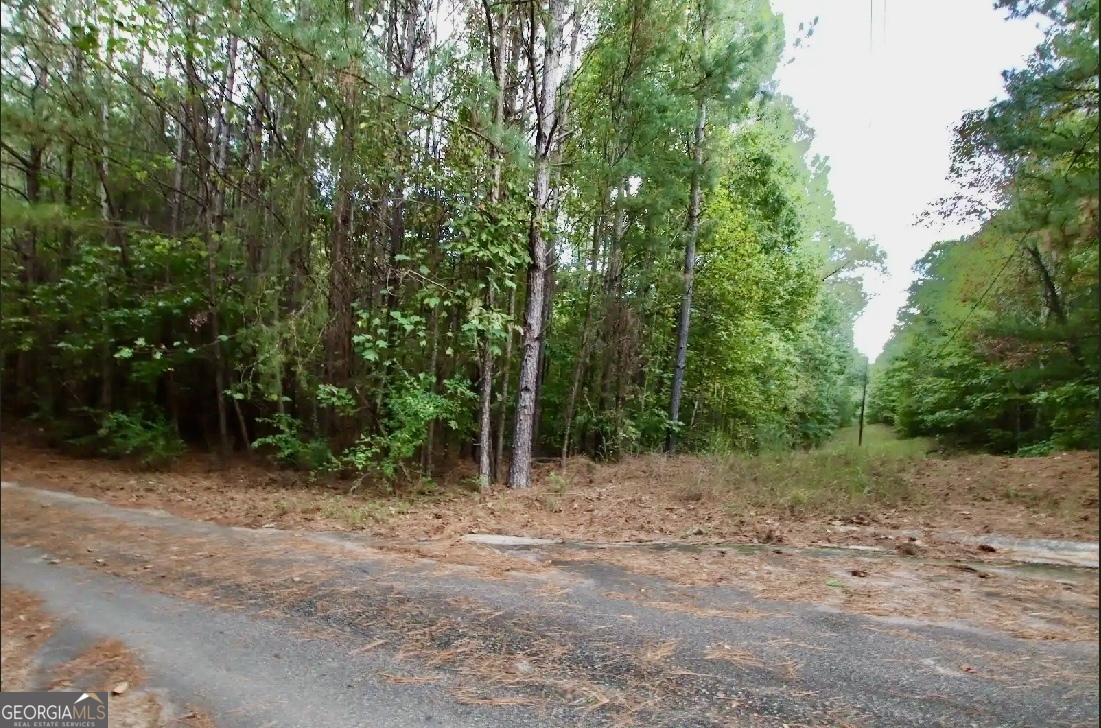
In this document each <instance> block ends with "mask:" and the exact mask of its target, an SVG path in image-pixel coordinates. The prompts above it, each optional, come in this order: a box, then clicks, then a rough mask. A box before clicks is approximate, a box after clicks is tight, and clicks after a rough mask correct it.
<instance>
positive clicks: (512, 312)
mask: <svg viewBox="0 0 1101 728" xmlns="http://www.w3.org/2000/svg"><path fill="white" fill-rule="evenodd" d="M515 316H516V288H515V287H513V288H512V289H510V290H509V292H508V322H509V325H510V326H509V330H508V333H506V334H505V365H504V367H502V371H501V397H500V402H501V411H500V412H499V413H498V414H497V452H496V454H495V455H494V457H493V481H494V482H497V480H498V477H499V473H498V470H499V469H500V467H501V463H502V462H504V457H505V422H506V420H507V418H508V378H509V374H510V373H511V370H512V327H511V324H512V320H513V318H514V317H515Z"/></svg>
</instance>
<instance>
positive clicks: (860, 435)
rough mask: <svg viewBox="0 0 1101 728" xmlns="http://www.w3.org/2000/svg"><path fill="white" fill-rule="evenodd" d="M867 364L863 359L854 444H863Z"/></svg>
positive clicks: (866, 396) (866, 397)
mask: <svg viewBox="0 0 1101 728" xmlns="http://www.w3.org/2000/svg"><path fill="white" fill-rule="evenodd" d="M868 366H869V360H868V359H865V360H864V388H863V390H862V391H861V392H860V426H859V427H858V428H857V430H856V446H857V447H861V446H862V445H863V444H864V404H865V403H866V402H867V401H868Z"/></svg>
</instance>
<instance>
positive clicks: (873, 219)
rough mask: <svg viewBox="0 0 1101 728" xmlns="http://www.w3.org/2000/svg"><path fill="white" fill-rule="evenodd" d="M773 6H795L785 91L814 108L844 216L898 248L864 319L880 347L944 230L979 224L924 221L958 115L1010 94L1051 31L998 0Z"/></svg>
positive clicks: (942, 190)
mask: <svg viewBox="0 0 1101 728" xmlns="http://www.w3.org/2000/svg"><path fill="white" fill-rule="evenodd" d="M772 7H773V9H774V10H775V11H776V12H780V13H783V15H784V20H785V24H786V25H787V30H788V33H787V37H788V39H789V40H788V42H789V52H790V54H791V56H792V57H793V58H794V62H792V63H791V64H790V65H788V66H785V67H782V68H781V69H780V70H779V72H778V74H777V76H778V78H779V82H780V91H781V92H783V93H785V94H788V95H790V96H791V97H792V98H793V99H794V102H795V105H796V106H797V107H799V109H801V110H802V111H803V112H804V113H806V114H807V115H808V117H809V120H810V125H811V127H813V128H814V130H815V140H814V145H813V151H814V152H817V153H818V154H821V155H823V156H826V157H829V160H830V167H831V171H830V188H831V189H832V190H833V193H834V197H835V199H836V201H837V214H838V217H839V218H840V219H841V220H844V221H845V222H847V223H849V224H850V225H852V226H853V228H854V229H855V230H856V233H857V235H859V236H861V237H870V238H874V239H875V241H876V242H877V243H879V245H880V246H881V247H882V248H883V249H884V250H886V251H887V266H888V269H889V272H888V275H887V276H885V277H882V276H878V275H876V276H871V275H869V276H867V288H868V291H869V293H871V294H872V295H873V296H874V297H873V298H872V301H871V303H869V305H868V308H867V309H866V310H865V312H864V314H863V315H862V316H861V317H860V319H859V320H858V321H857V323H856V346H857V348H858V349H859V350H860V351H862V352H863V353H865V354H867V355H869V356H870V357H872V358H874V357H875V356H876V355H877V354H879V352H880V351H881V350H882V348H883V345H884V344H885V343H886V342H887V339H888V338H889V337H890V333H891V328H892V327H893V326H894V322H895V314H896V312H897V311H898V309H899V307H900V306H902V305H903V304H905V302H906V290H907V288H908V287H909V285H910V282H911V281H912V279H913V273H912V271H911V266H912V265H913V264H914V262H915V261H917V260H918V259H919V258H920V257H921V256H922V255H924V254H925V252H926V251H927V250H928V249H929V247H930V246H931V245H932V244H933V243H934V242H936V241H937V240H942V239H949V238H956V237H959V236H960V235H962V234H966V233H968V232H971V230H970V229H966V228H960V227H952V228H944V229H938V228H928V227H924V226H915V225H914V224H913V223H914V218H915V216H916V215H917V214H918V213H919V212H921V211H922V210H924V209H925V208H926V206H927V205H928V203H930V202H932V201H933V200H935V199H937V198H938V197H941V196H943V195H945V194H946V193H948V192H949V191H950V189H951V188H950V186H949V185H948V183H947V182H946V181H945V179H944V177H945V174H946V173H947V171H948V162H949V153H950V145H951V140H952V135H951V128H952V126H953V125H954V124H955V123H956V122H957V121H958V120H959V118H960V116H961V115H962V114H963V113H964V112H965V111H968V110H971V109H976V108H983V107H985V106H987V105H988V104H989V102H990V100H991V99H993V98H994V97H996V96H999V95H1000V94H1001V90H1002V85H1001V84H1002V79H1001V72H1002V70H1003V69H1006V68H1012V67H1018V66H1021V65H1023V62H1024V60H1025V58H1026V57H1027V56H1028V55H1029V54H1030V53H1031V52H1032V49H1033V48H1034V47H1035V46H1036V44H1037V43H1039V42H1040V40H1041V38H1042V33H1041V31H1040V30H1038V29H1037V27H1036V21H1034V20H1023V21H1022V20H1013V21H1007V20H1005V16H1004V13H1003V12H1001V11H997V10H995V9H994V3H993V0H817V1H815V0H772ZM873 8H874V22H873V23H872V24H871V25H870V24H869V15H870V14H872V9H873ZM884 8H886V12H885V13H884ZM816 15H817V16H818V17H819V21H818V27H817V28H816V29H815V32H814V35H813V36H812V37H811V38H810V40H809V42H807V41H805V42H804V45H803V47H801V48H797V49H794V51H791V49H790V44H791V42H792V41H793V40H794V38H795V37H796V27H797V26H798V24H799V23H800V22H808V23H809V21H810V20H811V19H812V18H814V16H816ZM884 15H885V16H886V25H885V27H884V22H883V21H884ZM869 37H870V38H871V47H869Z"/></svg>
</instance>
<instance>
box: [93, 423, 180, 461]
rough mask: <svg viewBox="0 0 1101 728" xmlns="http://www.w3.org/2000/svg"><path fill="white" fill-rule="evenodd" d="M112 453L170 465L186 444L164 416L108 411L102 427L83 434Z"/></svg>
mask: <svg viewBox="0 0 1101 728" xmlns="http://www.w3.org/2000/svg"><path fill="white" fill-rule="evenodd" d="M82 440H84V442H88V443H90V444H92V445H93V446H94V447H95V448H96V450H97V451H98V452H100V453H102V454H104V455H108V456H110V457H137V458H140V460H141V463H142V464H143V465H145V466H146V467H150V468H162V467H166V466H167V465H170V464H171V463H172V462H173V461H174V460H175V459H176V458H178V457H179V456H180V455H183V453H184V451H185V449H186V448H185V445H184V442H183V440H181V439H180V437H179V435H177V434H176V432H175V431H174V430H173V429H172V426H171V425H170V424H169V423H168V422H167V421H166V420H165V419H164V418H163V417H156V418H153V419H146V418H144V417H141V416H140V415H133V414H127V413H125V412H109V413H107V416H106V417H104V419H103V424H102V425H101V426H100V428H99V430H98V431H97V432H96V433H95V434H94V435H92V436H91V437H89V438H82Z"/></svg>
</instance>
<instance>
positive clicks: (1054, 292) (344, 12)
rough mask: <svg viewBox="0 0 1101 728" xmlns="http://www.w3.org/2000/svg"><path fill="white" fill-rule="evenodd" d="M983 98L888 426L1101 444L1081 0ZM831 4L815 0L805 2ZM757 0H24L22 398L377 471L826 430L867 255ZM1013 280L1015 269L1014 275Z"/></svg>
mask: <svg viewBox="0 0 1101 728" xmlns="http://www.w3.org/2000/svg"><path fill="white" fill-rule="evenodd" d="M998 4H999V5H1000V6H1002V7H1004V8H1005V9H1006V10H1008V11H1009V13H1010V14H1011V15H1013V14H1016V15H1019V16H1032V15H1036V16H1039V17H1041V18H1042V19H1044V21H1045V22H1046V23H1047V28H1048V30H1047V35H1046V37H1045V41H1044V43H1043V44H1042V45H1041V46H1040V47H1038V48H1037V49H1036V51H1035V53H1034V54H1033V56H1032V58H1031V59H1030V60H1029V63H1028V64H1027V66H1026V67H1024V68H1022V69H1020V70H1017V71H1013V72H1010V73H1007V74H1006V76H1005V98H1004V99H1003V100H1000V101H997V102H995V103H993V104H992V105H991V106H990V107H989V108H988V109H983V110H978V111H975V112H973V113H971V114H969V115H967V116H966V117H965V118H964V119H962V120H961V122H960V124H959V127H958V129H957V130H956V144H955V146H954V149H953V159H952V166H951V170H950V174H951V175H952V176H953V178H954V179H956V180H957V181H958V183H959V190H960V193H959V194H958V195H957V196H955V197H953V198H951V199H947V200H943V201H941V202H940V204H938V205H936V206H934V208H931V210H930V216H931V217H937V216H941V215H944V216H952V217H959V216H969V217H970V216H973V217H977V218H979V219H981V221H982V227H981V230H980V231H979V232H978V233H976V234H975V235H973V236H971V237H970V238H967V239H965V240H960V241H945V242H942V243H939V244H937V245H936V246H934V247H933V249H932V250H931V251H930V252H929V254H928V255H927V256H926V257H925V258H924V259H923V260H922V261H921V263H920V264H919V271H918V272H919V278H918V281H917V282H916V283H915V284H914V286H913V288H912V289H911V292H910V300H909V302H908V306H907V308H906V309H905V310H904V311H903V312H902V313H901V314H900V321H899V324H898V326H897V327H896V330H895V333H894V336H893V338H892V340H891V342H890V343H889V345H888V348H887V350H886V352H885V353H884V355H883V356H881V357H880V359H879V360H878V361H877V362H876V364H875V365H874V366H873V367H872V368H871V386H870V391H869V403H868V410H869V417H870V419H871V420H873V421H876V422H885V423H888V424H891V425H893V426H894V427H896V428H897V429H898V430H899V431H900V432H902V433H903V434H905V435H935V436H942V437H944V438H946V441H949V442H952V443H954V444H955V445H957V446H960V447H966V448H974V449H987V450H994V451H999V452H1008V453H1019V454H1039V453H1043V452H1048V451H1050V450H1052V449H1053V448H1065V449H1073V448H1096V447H1097V444H1098V424H1097V403H1098V386H1097V384H1098V379H1097V376H1098V361H1097V357H1098V351H1097V304H1098V285H1097V275H1098V269H1097V266H1098V255H1097V245H1096V237H1097V215H1098V138H1097V137H1098V134H1097V128H1098V125H1097V113H1098V87H1097V66H1098V64H1097V61H1098V48H1097V9H1098V4H1097V2H1096V0H1071V1H1070V2H1062V3H1055V2H1049V1H1047V0H1000V2H999V3H998ZM808 20H809V19H808ZM800 28H801V33H802V36H801V37H800V38H797V39H791V38H787V39H785V37H784V35H785V34H784V26H783V22H782V18H781V17H780V16H778V15H777V14H776V13H774V12H773V10H772V9H771V8H770V6H769V3H768V1H767V0H695V2H692V3H682V2H677V1H676V0H598V1H597V2H581V1H580V0H541V1H540V2H535V1H534V0H532V1H530V2H523V3H520V2H496V1H492V0H481V2H474V1H473V0H468V1H467V2H458V1H456V0H385V1H384V2H382V1H380V2H364V0H342V1H341V2H339V3H338V2H334V1H333V0H294V2H290V1H288V0H249V1H248V2H242V1H241V0H191V1H189V2H182V1H181V0H160V1H158V2H143V3H137V4H133V5H126V4H123V5H115V4H113V3H108V2H102V1H100V0H84V1H83V2H75V1H70V0H65V1H64V2H56V1H54V2H39V3H30V2H10V3H9V2H5V4H4V11H3V49H2V54H3V81H2V83H3V88H2V101H3V107H2V130H3V131H2V170H0V182H2V185H3V188H2V195H3V196H2V213H3V214H2V222H0V226H2V232H0V235H2V256H3V257H2V270H3V272H2V279H0V283H2V313H3V321H2V348H3V351H2V353H3V383H2V396H3V406H4V412H5V415H6V416H7V417H11V418H17V419H19V420H25V421H29V422H33V423H35V425H36V426H37V427H40V428H42V430H43V431H45V432H47V433H49V436H50V438H51V439H52V440H53V441H54V442H55V443H57V444H67V445H70V446H76V447H78V448H82V449H86V450H88V451H95V452H100V453H104V454H110V455H119V456H123V455H125V456H139V457H141V458H144V459H146V460H147V461H148V462H149V463H154V462H157V461H165V460H170V459H171V458H172V457H174V456H175V455H177V454H179V453H181V452H182V451H183V450H184V448H186V447H197V448H207V449H210V450H212V451H214V452H218V453H220V454H222V455H223V456H228V455H229V454H231V453H234V452H237V453H240V452H246V451H252V450H255V451H257V452H259V453H263V454H265V455H267V456H270V457H272V458H273V459H275V460H277V461H279V462H281V463H282V464H285V465H288V466H293V467H297V468H302V469H307V470H311V471H315V472H332V473H341V474H344V475H349V476H355V477H359V478H371V479H373V480H378V481H381V482H390V481H393V480H395V479H401V478H418V477H419V478H424V479H431V478H433V477H436V476H437V475H438V474H439V473H441V472H444V471H446V470H447V469H448V468H449V467H450V466H451V464H452V463H454V462H456V461H457V460H458V459H459V458H473V459H474V460H475V461H476V462H477V470H478V479H479V481H480V482H481V483H482V484H488V483H490V482H507V483H508V485H510V486H512V487H524V486H526V485H528V484H529V483H530V482H531V470H532V463H533V461H537V460H540V459H555V460H557V459H559V458H561V459H563V460H564V459H565V458H567V457H569V456H570V455H573V454H585V455H588V456H590V457H593V458H596V459H613V460H614V459H616V458H619V457H622V456H624V455H628V454H632V453H640V452H647V451H669V452H672V451H679V452H698V453H714V452H728V451H747V452H757V451H762V450H771V451H775V450H780V451H782V450H786V449H795V448H812V447H815V446H817V445H820V444H822V443H823V442H825V441H826V440H828V439H829V438H830V436H831V435H833V433H834V432H835V431H836V430H837V429H838V428H839V427H841V426H843V425H847V424H851V423H852V422H853V421H854V419H855V417H856V416H857V413H858V411H859V409H860V407H861V401H860V396H861V383H862V379H863V378H864V376H865V371H866V368H867V366H868V362H867V361H866V359H865V358H864V357H863V356H862V355H861V354H859V353H858V352H857V351H856V350H855V348H854V346H853V326H854V322H855V320H856V318H857V317H858V316H859V314H860V312H861V311H862V310H863V308H864V306H865V304H866V303H867V296H866V293H865V290H864V285H863V278H862V276H863V275H864V274H865V273H867V272H868V271H872V270H877V269H881V268H882V265H883V263H884V254H883V252H882V250H881V249H880V248H879V247H878V246H877V245H876V244H875V243H874V242H873V241H870V240H865V239H861V238H860V237H858V236H857V235H856V234H855V233H854V231H853V230H852V228H851V227H849V226H848V225H846V224H845V223H844V222H842V221H840V220H839V219H838V217H837V212H836V209H835V205H834V200H833V197H832V194H831V192H830V188H829V172H830V169H829V164H828V160H825V159H823V158H821V157H818V156H815V155H813V154H812V153H811V143H812V140H813V136H814V133H813V130H812V129H811V128H810V127H809V125H808V123H807V120H806V118H805V117H804V115H803V114H802V113H801V112H800V111H799V109H797V108H796V107H795V106H794V104H793V102H792V100H791V99H790V98H788V97H785V96H784V95H783V94H781V93H779V92H778V90H777V84H776V81H775V78H774V76H775V73H776V70H777V68H778V67H779V66H780V64H782V63H785V62H788V61H789V60H790V52H785V48H790V49H792V50H791V52H794V53H798V47H799V45H800V43H802V42H806V41H807V39H808V38H810V37H811V36H812V35H813V30H814V23H813V21H810V22H808V23H807V24H805V25H803V26H800ZM995 273H996V275H995Z"/></svg>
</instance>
